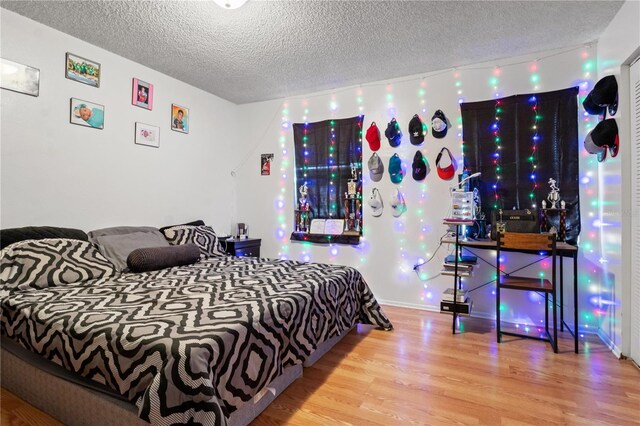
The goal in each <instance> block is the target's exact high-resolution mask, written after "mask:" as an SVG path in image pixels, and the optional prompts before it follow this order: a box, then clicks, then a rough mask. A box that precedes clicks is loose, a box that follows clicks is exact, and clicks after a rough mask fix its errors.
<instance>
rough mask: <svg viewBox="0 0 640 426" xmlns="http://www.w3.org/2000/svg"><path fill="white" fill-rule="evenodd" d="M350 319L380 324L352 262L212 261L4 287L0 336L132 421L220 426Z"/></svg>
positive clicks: (348, 325)
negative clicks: (97, 387)
mask: <svg viewBox="0 0 640 426" xmlns="http://www.w3.org/2000/svg"><path fill="white" fill-rule="evenodd" d="M356 323H365V324H373V325H376V326H378V327H380V328H383V329H391V323H390V322H389V320H388V318H387V317H386V316H385V315H384V313H383V312H382V310H381V309H380V306H379V305H378V303H377V302H376V300H375V298H374V297H373V294H372V293H371V291H370V290H369V288H368V286H367V285H366V283H365V282H364V280H363V279H362V276H361V275H360V274H359V273H358V272H357V271H356V270H355V269H353V268H348V267H341V266H336V265H321V264H306V263H299V262H293V261H283V260H268V259H256V258H236V257H213V258H208V259H205V260H202V261H200V262H198V263H196V264H194V265H190V266H187V267H179V268H171V269H166V270H162V271H154V272H148V273H143V274H122V275H120V276H118V277H116V278H113V279H110V280H106V281H105V280H101V281H100V282H91V281H88V282H84V283H80V284H72V285H64V286H59V287H50V288H47V289H39V290H33V289H31V290H21V291H14V292H12V293H11V294H9V295H8V296H6V297H4V298H3V299H2V323H1V331H2V334H3V335H6V336H8V337H10V338H11V339H13V340H14V341H16V342H18V343H19V344H20V345H22V346H23V347H25V348H27V349H29V350H30V351H32V352H34V353H37V354H39V355H42V356H44V357H45V358H46V359H49V360H51V361H53V362H55V363H57V364H59V365H61V366H63V367H64V368H66V369H67V370H70V371H72V372H74V373H76V374H79V375H80V376H82V377H85V378H88V379H91V380H92V381H94V382H98V383H101V384H103V385H104V386H105V387H107V388H109V389H112V390H113V391H114V392H115V393H116V394H117V395H119V396H120V397H122V398H124V399H126V400H127V401H129V402H131V403H135V406H136V409H137V414H138V416H139V417H140V418H142V419H143V420H146V421H150V422H152V423H153V424H160V425H163V424H173V423H186V422H189V421H193V422H199V423H201V424H220V425H224V424H227V423H228V422H229V419H230V418H231V416H232V415H233V413H234V412H235V411H237V410H238V409H239V408H240V407H242V406H243V405H244V404H245V403H246V402H248V401H250V400H252V399H253V398H254V397H255V396H256V395H258V394H259V393H260V392H264V390H265V389H266V388H267V385H268V384H269V383H271V382H273V381H274V380H275V379H276V378H277V377H278V376H281V375H282V374H283V372H284V370H285V368H287V367H289V366H294V365H299V364H303V363H305V362H307V361H309V360H310V359H311V357H312V354H313V353H314V352H315V351H316V349H317V348H318V347H319V346H321V345H322V343H323V342H326V341H329V340H331V339H334V338H336V337H337V336H340V335H342V334H344V333H345V332H346V331H348V330H349V329H350V328H351V327H353V326H354V325H355V324H356Z"/></svg>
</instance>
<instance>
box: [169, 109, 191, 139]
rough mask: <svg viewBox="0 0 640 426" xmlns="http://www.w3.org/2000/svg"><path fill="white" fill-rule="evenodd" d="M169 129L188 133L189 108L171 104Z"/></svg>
mask: <svg viewBox="0 0 640 426" xmlns="http://www.w3.org/2000/svg"><path fill="white" fill-rule="evenodd" d="M171 130H175V131H176V132H181V133H189V108H185V107H183V106H180V105H176V104H171Z"/></svg>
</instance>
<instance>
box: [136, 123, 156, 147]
mask: <svg viewBox="0 0 640 426" xmlns="http://www.w3.org/2000/svg"><path fill="white" fill-rule="evenodd" d="M135 143H136V144H138V145H145V146H152V147H154V148H160V127H157V126H152V125H150V124H144V123H140V122H137V121H136V137H135Z"/></svg>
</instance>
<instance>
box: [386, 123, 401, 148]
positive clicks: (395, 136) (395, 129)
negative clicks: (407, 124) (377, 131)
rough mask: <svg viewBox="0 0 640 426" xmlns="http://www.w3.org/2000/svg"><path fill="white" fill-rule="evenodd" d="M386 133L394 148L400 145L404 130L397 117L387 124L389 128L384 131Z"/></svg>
mask: <svg viewBox="0 0 640 426" xmlns="http://www.w3.org/2000/svg"><path fill="white" fill-rule="evenodd" d="M384 135H385V136H386V137H387V139H388V140H389V145H391V147H392V148H395V147H397V146H398V145H400V142H401V141H402V131H401V130H400V125H399V124H398V122H397V121H396V118H395V117H393V118H392V119H391V122H390V123H388V124H387V130H385V131H384Z"/></svg>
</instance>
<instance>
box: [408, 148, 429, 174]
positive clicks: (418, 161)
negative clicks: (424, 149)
mask: <svg viewBox="0 0 640 426" xmlns="http://www.w3.org/2000/svg"><path fill="white" fill-rule="evenodd" d="M411 169H412V174H413V179H414V180H423V179H424V178H426V177H427V174H428V173H429V163H427V160H426V158H424V155H422V153H421V152H420V150H418V151H416V155H414V156H413V165H412V166H411Z"/></svg>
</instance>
